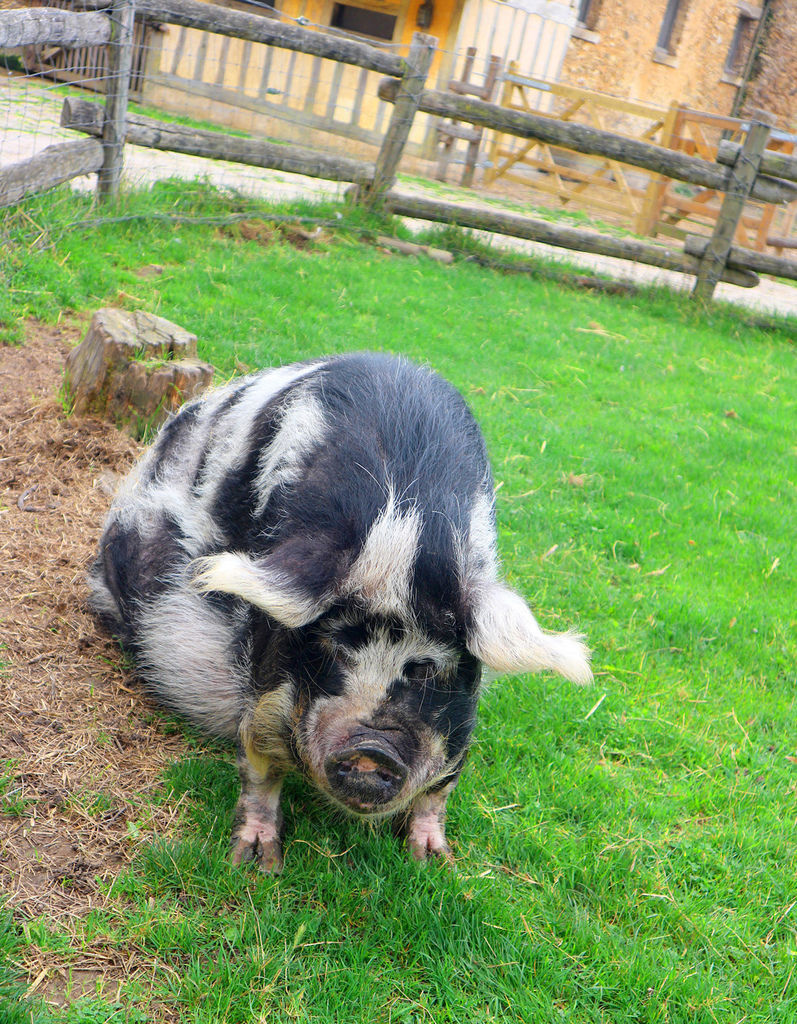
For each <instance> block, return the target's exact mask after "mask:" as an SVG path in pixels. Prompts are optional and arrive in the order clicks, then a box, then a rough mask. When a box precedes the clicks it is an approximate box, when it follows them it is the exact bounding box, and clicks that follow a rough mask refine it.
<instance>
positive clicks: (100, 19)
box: [0, 0, 111, 49]
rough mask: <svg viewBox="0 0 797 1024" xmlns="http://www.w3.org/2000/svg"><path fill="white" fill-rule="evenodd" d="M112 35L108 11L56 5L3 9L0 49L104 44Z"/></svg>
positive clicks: (0, 12)
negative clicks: (88, 10)
mask: <svg viewBox="0 0 797 1024" xmlns="http://www.w3.org/2000/svg"><path fill="white" fill-rule="evenodd" d="M20 2H22V0H20ZM110 38H111V22H110V19H109V18H107V17H106V16H105V15H104V14H95V13H93V12H84V11H59V10H57V9H55V8H52V7H31V8H24V9H21V10H11V11H0V49H5V48H6V47H11V46H65V47H75V46H104V45H105V44H106V43H107V42H108V40H109V39H110Z"/></svg>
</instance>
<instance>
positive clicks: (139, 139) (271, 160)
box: [61, 98, 374, 185]
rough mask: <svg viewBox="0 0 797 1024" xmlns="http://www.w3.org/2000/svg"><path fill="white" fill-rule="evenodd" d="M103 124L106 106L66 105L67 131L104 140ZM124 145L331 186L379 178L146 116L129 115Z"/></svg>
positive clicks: (340, 160) (294, 149)
mask: <svg viewBox="0 0 797 1024" xmlns="http://www.w3.org/2000/svg"><path fill="white" fill-rule="evenodd" d="M103 124H104V108H103V107H102V105H101V104H99V103H92V102H91V101H90V100H79V99H72V98H69V99H66V100H64V103H63V107H62V108H61V126H62V127H63V128H72V129H74V130H75V131H79V132H85V133H86V134H87V135H94V136H97V137H101V136H102V133H103ZM125 140H126V141H127V142H129V143H130V144H131V145H133V146H147V147H149V148H150V149H160V150H167V151H169V152H173V153H185V154H188V155H189V156H201V157H206V158H208V159H210V160H231V161H233V162H234V163H240V164H247V165H248V166H251V167H269V168H273V169H275V170H279V171H289V172H290V173H291V174H306V175H308V176H309V177H311V178H325V179H326V180H327V181H351V182H356V183H358V184H361V185H370V183H371V182H372V181H373V177H374V167H373V164H369V163H366V162H365V161H360V160H352V159H349V158H347V157H340V156H334V155H331V154H327V153H319V152H316V151H315V150H312V149H303V148H301V147H299V146H285V145H281V144H279V143H272V142H266V140H265V139H243V138H240V137H238V136H235V135H227V134H226V133H225V132H214V131H207V130H206V129H200V128H185V127H184V126H183V125H179V124H173V123H171V122H167V121H158V120H156V119H155V118H152V117H145V116H144V115H142V114H130V113H128V115H127V119H126V127H125Z"/></svg>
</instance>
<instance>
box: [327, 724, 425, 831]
mask: <svg viewBox="0 0 797 1024" xmlns="http://www.w3.org/2000/svg"><path fill="white" fill-rule="evenodd" d="M324 771H325V772H326V776H327V781H328V782H329V786H330V789H331V790H332V793H333V795H334V796H335V797H337V799H338V800H340V801H342V802H343V803H345V804H346V805H347V806H348V807H351V809H352V810H354V811H360V812H362V813H366V814H368V813H378V812H379V811H380V810H381V809H382V808H383V807H384V805H385V804H388V803H390V801H391V800H393V799H394V798H395V797H397V796H398V794H399V793H400V792H401V789H402V787H403V786H404V782H405V780H406V778H407V773H408V768H407V765H406V764H405V763H404V761H403V760H402V758H401V755H400V754H399V753H398V751H397V750H396V749H395V748H394V747H393V746H392V744H390V743H388V742H387V741H386V740H385V739H383V738H382V737H381V736H380V735H379V734H378V733H370V734H366V735H361V736H359V737H357V738H356V739H355V738H352V739H351V740H350V741H349V742H348V744H347V746H346V747H344V748H343V749H342V750H336V751H335V753H334V754H331V755H330V756H329V757H328V758H327V759H326V761H325V762H324Z"/></svg>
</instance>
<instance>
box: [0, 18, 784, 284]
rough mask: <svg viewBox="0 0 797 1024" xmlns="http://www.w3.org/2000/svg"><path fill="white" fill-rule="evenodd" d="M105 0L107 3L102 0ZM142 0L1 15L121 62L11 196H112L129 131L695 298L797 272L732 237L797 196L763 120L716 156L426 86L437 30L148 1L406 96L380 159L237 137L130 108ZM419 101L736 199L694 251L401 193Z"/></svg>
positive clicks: (28, 36) (19, 32)
mask: <svg viewBox="0 0 797 1024" xmlns="http://www.w3.org/2000/svg"><path fill="white" fill-rule="evenodd" d="M90 2H91V0H90ZM94 2H95V3H96V4H97V6H99V2H100V0H94ZM132 2H133V0H115V6H114V8H113V9H112V11H111V16H110V17H106V16H105V15H102V14H95V13H91V12H86V13H73V12H64V11H55V10H42V9H25V10H17V11H0V46H2V45H4V44H5V45H24V43H20V42H19V40H25V41H35V42H38V43H52V44H55V45H72V46H76V45H87V41H88V40H89V39H90V40H91V45H106V46H108V48H109V60H108V67H109V69H111V71H112V76H111V80H110V82H109V90H108V92H107V95H106V105H105V108H104V109H103V108H102V107H101V106H100V105H99V104H93V103H90V102H87V101H66V103H65V104H64V110H63V123H64V124H65V125H66V126H68V127H71V128H74V129H76V130H78V131H81V132H83V133H85V134H88V135H89V136H90V138H89V139H87V140H86V139H82V140H78V141H76V142H67V143H63V144H61V145H59V146H52V147H49V150H45V151H44V152H43V153H40V154H38V156H37V157H35V158H33V160H32V161H27V162H25V163H24V164H19V165H14V166H12V167H10V168H6V169H4V170H0V206H3V205H6V206H7V205H10V204H12V203H15V202H18V201H19V199H21V198H22V197H24V196H25V195H27V194H29V193H31V192H33V191H39V190H41V189H43V188H47V187H50V186H52V185H54V184H56V183H59V182H62V181H64V180H69V178H71V177H75V176H77V175H80V174H86V173H90V172H98V173H99V185H98V191H99V194H100V196H101V197H108V196H112V195H113V194H114V193H115V191H116V188H117V187H118V178H119V171H120V168H121V151H122V142H123V141H124V140H126V141H128V142H130V143H135V144H138V145H143V146H150V147H155V148H160V149H168V150H174V151H178V152H182V153H190V154H193V155H196V156H205V157H211V158H220V159H221V158H223V159H225V160H238V161H240V162H242V163H248V164H253V165H255V166H260V167H271V168H281V169H283V170H288V171H294V172H297V173H301V174H307V175H311V176H316V177H323V178H328V179H331V180H338V181H350V182H354V183H356V184H357V185H358V186H359V187H360V189H359V194H360V199H361V201H362V202H363V203H365V204H366V205H371V206H373V205H375V204H380V205H384V206H385V207H386V208H387V209H388V210H390V211H392V212H394V213H396V214H398V215H401V216H408V217H417V218H421V219H426V220H435V221H442V222H446V223H454V224H459V225H462V226H464V227H469V228H476V229H482V230H487V231H493V232H499V233H503V234H509V235H515V236H517V237H520V238H527V239H532V240H537V241H541V242H545V243H548V244H550V245H554V246H559V247H563V248H567V249H573V250H577V251H582V252H594V253H601V254H604V255H608V256H615V257H619V258H624V259H631V260H635V261H637V262H641V263H646V264H650V265H653V266H658V267H665V268H668V269H672V270H677V271H681V272H683V273H687V274H694V275H695V276H696V277H697V283H696V286H695V290H694V294H695V295H696V296H698V297H700V298H703V299H708V298H710V297H711V295H712V294H713V290H714V287H715V285H716V283H717V281H720V280H723V281H729V282H731V283H733V284H739V285H744V286H747V287H753V286H754V285H756V284H757V283H758V276H757V272H762V273H768V274H774V275H777V276H782V277H787V278H791V279H793V280H797V262H795V261H793V260H788V259H784V258H782V257H774V256H766V255H763V254H761V253H757V252H754V251H752V250H749V249H746V248H741V247H739V246H736V245H734V244H733V242H734V233H735V231H736V227H737V225H738V223H739V220H740V218H741V216H742V210H743V207H744V204H745V202H746V201H747V200H749V199H750V198H753V199H755V200H757V201H760V202H764V203H776V204H777V203H788V202H792V201H794V200H796V199H797V184H795V183H796V182H797V159H795V158H794V157H791V156H786V155H783V154H777V153H771V152H769V151H767V150H766V149H765V147H766V142H767V138H768V137H769V134H770V128H769V126H767V125H764V124H753V125H751V128H750V131H749V132H748V133H747V136H746V138H745V140H744V142H743V144H742V145H739V144H734V143H733V142H728V143H724V144H723V145H721V146H720V147H719V149H718V153H717V161H716V162H715V161H708V160H705V159H703V158H702V157H699V156H695V155H691V154H688V153H683V152H677V151H673V150H669V149H665V148H663V147H661V146H658V145H654V144H651V143H650V142H648V141H644V140H640V139H628V138H624V137H623V136H621V135H618V134H616V133H613V132H608V131H603V130H600V129H598V128H595V127H592V126H589V125H582V124H576V123H573V122H572V121H567V120H556V119H552V118H550V117H546V116H544V115H540V114H537V113H534V112H531V111H524V110H508V109H506V108H505V107H502V106H500V105H498V104H494V103H490V102H487V101H485V100H481V99H478V98H473V97H470V96H464V95H461V96H459V95H452V94H450V93H444V92H440V91H437V90H429V89H426V88H424V86H425V84H426V81H427V77H428V73H429V67H430V64H431V60H432V55H433V52H434V46H435V41H434V40H433V39H431V38H430V37H428V36H423V35H420V34H416V35H415V36H414V37H413V42H412V46H411V48H410V53H409V55H408V57H407V58H406V59H402V58H399V57H397V56H395V55H394V54H392V53H389V52H386V51H384V50H381V49H378V48H376V47H373V46H370V45H369V44H368V43H365V42H362V41H359V40H355V39H348V38H342V37H340V36H331V35H327V34H324V33H320V32H315V31H310V30H306V29H303V28H301V27H298V26H286V25H283V24H281V23H279V22H277V21H275V20H271V19H264V18H260V17H257V16H256V15H251V14H247V13H243V12H240V11H232V10H227V9H223V8H218V7H215V6H214V7H213V8H212V10H211V9H209V5H207V4H204V3H201V2H198V0H161V2H160V3H157V4H156V2H155V0H139V2H138V9H139V10H141V9H142V8H143V10H144V11H150V12H154V11H155V10H156V9H157V12H158V17H159V18H160V20H162V21H173V22H174V23H176V24H181V25H189V26H195V27H200V28H204V29H207V30H208V31H212V32H214V33H217V34H221V35H225V36H226V35H229V36H236V37H240V38H243V39H250V40H251V39H256V40H260V41H264V42H268V43H269V45H271V46H274V47H280V48H284V49H287V50H290V51H295V52H302V53H310V54H314V55H316V56H320V57H323V58H325V59H330V60H336V61H341V62H344V63H347V64H351V65H355V66H359V67H362V68H367V69H369V70H374V71H378V72H380V73H381V74H383V75H385V74H387V75H389V76H390V77H389V78H387V79H383V80H382V82H381V83H380V85H379V90H378V93H379V97H380V98H381V99H382V100H384V101H386V102H388V103H390V104H392V105H393V111H392V115H391V117H390V118H389V120H388V122H387V130H386V132H385V133H384V137H383V139H382V144H381V148H380V150H379V154H378V157H377V159H376V161H375V163H367V162H363V161H357V160H352V159H350V158H343V157H335V156H331V155H329V154H320V153H316V152H313V151H309V150H307V149H302V148H299V147H296V146H287V145H273V144H269V143H267V142H265V141H261V140H257V139H240V138H234V137H231V136H229V135H226V134H224V133H221V132H214V131H202V130H195V129H189V128H184V127H181V126H178V125H174V124H170V123H164V122H160V121H157V120H155V119H152V118H145V117H140V116H133V115H130V114H127V115H126V116H125V109H124V108H125V103H126V94H127V89H128V86H129V81H130V62H131V52H132V47H133V34H132V22H133V19H132V13H133V7H132ZM67 40H69V42H68V43H67V42H66V41H67ZM9 41H10V42H9ZM111 86H112V88H111ZM419 111H420V112H424V113H427V114H431V115H433V116H435V117H438V118H444V119H447V120H450V121H453V122H463V123H466V124H471V125H474V126H477V127H483V128H490V129H492V130H494V131H499V132H502V133H504V134H507V135H509V134H511V135H514V136H515V137H517V138H519V139H521V140H535V141H538V142H540V143H542V144H544V145H548V146H562V147H566V148H568V149H572V150H575V151H576V152H579V153H584V154H587V155H590V156H593V157H597V158H599V159H601V160H605V161H609V162H613V161H614V162H621V163H623V164H630V165H633V166H636V167H639V168H643V169H645V170H647V171H649V172H652V173H654V174H658V175H667V176H668V177H670V178H675V179H677V180H679V181H683V182H688V183H690V184H692V185H697V186H698V187H700V188H705V189H712V190H714V191H717V192H721V193H723V195H724V199H723V202H722V209H721V211H720V214H719V216H718V218H717V221H716V227H715V230H714V232H713V234H712V235H711V237H709V238H706V237H703V238H700V237H695V236H691V235H690V236H689V237H687V238H686V240H685V244H684V247H683V248H682V249H679V248H675V247H672V248H665V247H662V246H659V245H655V244H653V243H649V242H645V241H641V240H633V239H621V238H615V237H611V236H607V235H603V234H599V233H597V232H591V231H583V230H578V229H575V228H569V227H564V226H562V225H555V224H551V223H549V222H547V221H540V220H535V219H533V218H528V217H520V216H514V215H508V214H500V213H495V212H488V211H484V210H479V209H474V208H471V207H466V206H459V205H453V204H450V203H444V202H439V201H435V200H430V199H417V198H414V197H411V196H406V195H402V194H401V193H400V192H397V191H396V190H395V189H394V188H393V185H394V183H395V178H396V170H397V167H398V164H399V161H400V159H401V155H402V153H403V151H404V147H405V146H406V143H407V138H408V136H409V132H410V130H411V127H412V124H413V121H414V118H415V116H416V114H417V113H418V112H419Z"/></svg>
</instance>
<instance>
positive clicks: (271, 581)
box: [191, 538, 335, 629]
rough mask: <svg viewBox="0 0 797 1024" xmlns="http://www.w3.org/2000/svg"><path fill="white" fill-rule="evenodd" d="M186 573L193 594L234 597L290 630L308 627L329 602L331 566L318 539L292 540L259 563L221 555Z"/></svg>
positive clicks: (200, 561) (331, 595) (331, 596)
mask: <svg viewBox="0 0 797 1024" xmlns="http://www.w3.org/2000/svg"><path fill="white" fill-rule="evenodd" d="M191 568H192V570H193V575H192V578H191V585H192V586H193V587H194V588H195V589H196V590H199V591H200V592H201V593H210V592H212V591H216V592H220V593H223V594H235V595H236V596H238V597H242V598H243V599H244V600H245V601H248V602H249V603H250V604H253V605H255V606H256V607H258V608H262V609H263V611H265V612H268V614H269V615H270V616H271V617H272V618H274V619H276V620H277V622H280V623H282V625H283V626H289V627H290V628H292V629H298V628H299V627H300V626H306V625H307V624H308V623H310V622H313V621H314V620H315V619H317V618H318V617H319V616H320V615H322V614H323V613H324V612H325V611H326V610H327V609H328V608H329V607H330V605H331V604H332V602H333V599H334V580H335V566H334V564H333V558H332V553H331V549H330V547H329V546H328V545H326V544H325V543H324V541H323V538H315V539H314V540H313V541H308V540H307V539H306V538H292V539H290V540H287V541H284V542H283V543H282V544H280V545H278V546H277V547H276V548H275V549H274V550H273V551H271V552H269V554H268V555H266V556H264V557H262V558H255V557H252V556H251V555H246V554H238V553H236V552H233V551H224V552H222V553H221V554H218V555H209V556H207V557H205V558H197V559H196V560H195V561H194V562H193V563H192V565H191Z"/></svg>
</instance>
